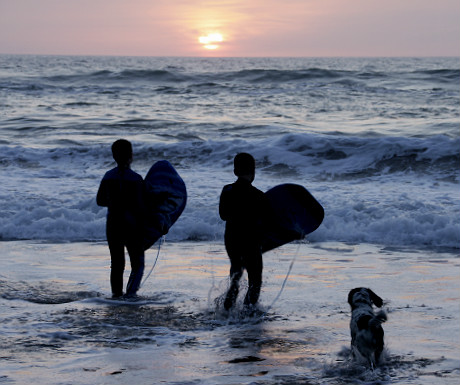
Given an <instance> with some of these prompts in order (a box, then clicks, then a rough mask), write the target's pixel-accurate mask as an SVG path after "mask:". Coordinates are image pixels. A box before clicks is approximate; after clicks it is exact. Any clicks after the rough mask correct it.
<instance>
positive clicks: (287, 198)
mask: <svg viewBox="0 0 460 385" xmlns="http://www.w3.org/2000/svg"><path fill="white" fill-rule="evenodd" d="M265 195H266V197H267V199H268V202H269V204H270V208H271V213H270V217H271V220H270V221H269V223H268V224H267V226H266V230H265V232H264V234H263V237H262V252H263V253H264V252H266V251H269V250H273V249H275V248H277V247H279V246H282V245H284V244H286V243H289V242H292V241H294V240H300V239H303V238H304V237H305V236H306V235H307V234H310V233H312V232H313V231H315V230H316V229H317V228H318V227H319V226H320V225H321V222H322V221H323V219H324V209H323V207H322V206H321V205H320V204H319V203H318V201H317V200H316V199H315V198H314V197H313V195H311V194H310V193H309V192H308V190H307V189H306V188H305V187H303V186H300V185H298V184H282V185H278V186H275V187H273V188H272V189H270V190H268V191H267V192H266V193H265Z"/></svg>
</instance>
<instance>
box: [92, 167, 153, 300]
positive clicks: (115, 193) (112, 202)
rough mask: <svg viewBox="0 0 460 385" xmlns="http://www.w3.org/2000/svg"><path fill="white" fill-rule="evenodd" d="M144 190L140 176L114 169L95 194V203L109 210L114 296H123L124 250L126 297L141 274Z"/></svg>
mask: <svg viewBox="0 0 460 385" xmlns="http://www.w3.org/2000/svg"><path fill="white" fill-rule="evenodd" d="M144 191H145V190H144V181H143V179H142V177H141V176H140V175H139V174H137V173H135V172H134V171H132V170H131V169H130V168H121V167H116V168H114V169H112V170H110V171H108V172H107V173H106V174H105V175H104V178H103V179H102V181H101V185H100V186H99V191H98V193H97V204H98V205H99V206H106V207H108V211H107V227H106V231H107V242H108V245H109V250H110V257H111V270H110V284H111V287H112V294H113V296H114V297H118V296H121V295H122V294H123V272H124V270H125V251H124V248H125V247H126V249H127V250H128V254H129V259H130V262H131V274H130V277H129V281H128V285H127V288H126V294H127V295H134V294H135V293H136V292H137V290H138V289H139V286H140V283H141V279H142V274H143V273H144V247H143V228H144V226H143V223H144V218H143V213H144V212H145V210H144Z"/></svg>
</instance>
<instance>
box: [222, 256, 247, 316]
mask: <svg viewBox="0 0 460 385" xmlns="http://www.w3.org/2000/svg"><path fill="white" fill-rule="evenodd" d="M230 261H231V264H232V265H231V267H230V287H229V289H228V291H227V295H226V297H225V301H224V308H225V310H228V309H230V308H231V307H232V306H233V305H234V304H235V301H236V299H237V297H238V291H239V282H240V279H241V276H242V275H243V266H242V265H241V261H240V258H233V259H230Z"/></svg>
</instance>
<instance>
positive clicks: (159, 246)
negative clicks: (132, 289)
mask: <svg viewBox="0 0 460 385" xmlns="http://www.w3.org/2000/svg"><path fill="white" fill-rule="evenodd" d="M165 238H166V237H165V236H164V235H163V236H162V237H161V238H160V242H159V243H158V251H157V256H156V258H155V262H153V266H152V268H151V269H150V271H149V273H148V274H147V276H146V277H145V278H144V280H143V281H142V283H141V284H140V285H139V289H140V288H141V287H142V286H144V284H145V281H147V279H148V278H149V277H150V274H152V272H153V269H154V268H155V266H156V264H157V261H158V257H159V256H160V250H161V245H162V244H163V243H164V241H165Z"/></svg>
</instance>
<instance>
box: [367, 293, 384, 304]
mask: <svg viewBox="0 0 460 385" xmlns="http://www.w3.org/2000/svg"><path fill="white" fill-rule="evenodd" d="M367 291H368V293H369V296H370V297H371V301H372V302H373V303H374V305H375V306H377V307H382V305H383V299H382V298H380V297H379V296H378V295H377V294H375V293H374V292H373V291H372V290H371V289H367Z"/></svg>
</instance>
